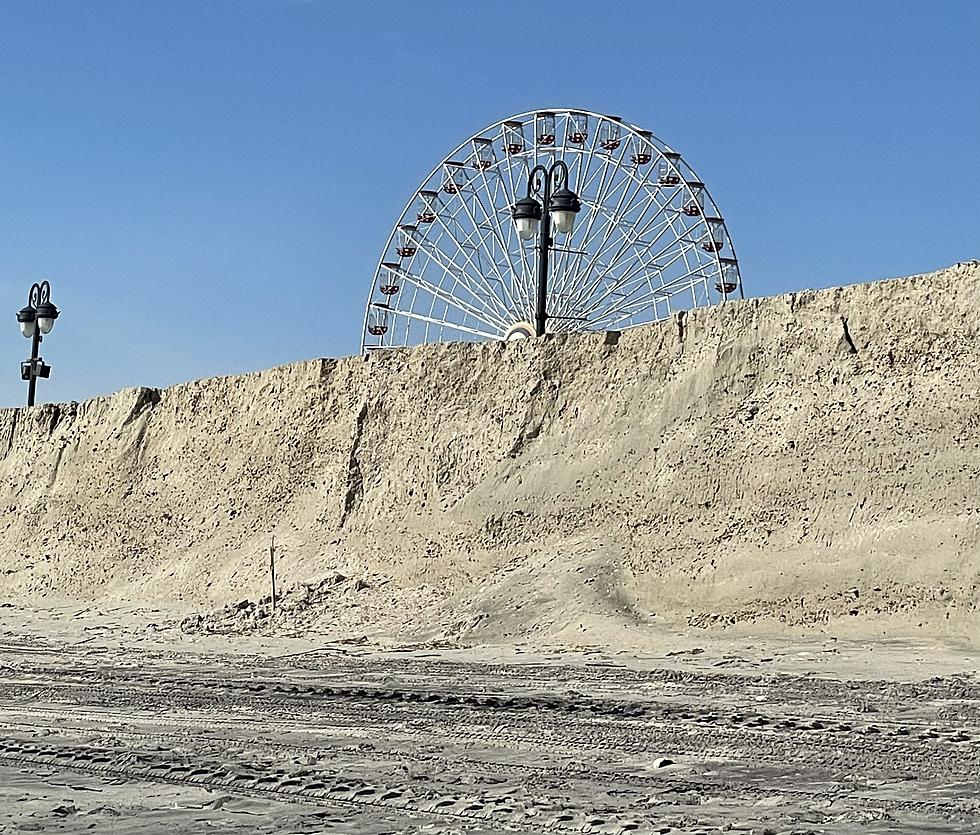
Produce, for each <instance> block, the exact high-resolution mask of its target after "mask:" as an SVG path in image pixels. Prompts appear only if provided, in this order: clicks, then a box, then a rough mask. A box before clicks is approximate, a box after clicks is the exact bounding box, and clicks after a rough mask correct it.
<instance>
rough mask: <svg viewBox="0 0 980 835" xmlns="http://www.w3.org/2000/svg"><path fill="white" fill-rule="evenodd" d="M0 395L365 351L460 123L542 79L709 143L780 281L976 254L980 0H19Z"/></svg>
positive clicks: (699, 161)
mask: <svg viewBox="0 0 980 835" xmlns="http://www.w3.org/2000/svg"><path fill="white" fill-rule="evenodd" d="M2 17H3V21H2V24H0V115H2V118H0V302H2V304H0V321H3V322H6V324H5V325H4V326H3V327H2V328H0V358H2V363H0V405H18V404H20V403H21V402H22V401H23V398H24V393H25V392H24V390H25V387H26V386H25V384H23V383H21V381H20V379H19V375H18V364H19V362H20V360H22V359H23V358H25V357H26V356H27V354H28V351H29V343H28V341H27V340H26V339H23V338H22V337H21V336H20V335H19V333H18V331H17V325H16V322H15V320H14V314H15V312H16V311H17V310H18V309H19V308H20V307H22V306H23V305H24V303H25V302H26V294H27V290H28V288H29V286H30V284H31V282H32V281H34V280H36V279H40V278H45V277H46V278H48V279H50V281H51V283H52V285H53V287H54V293H53V300H54V301H55V302H56V303H57V304H58V305H59V306H60V307H61V308H62V310H63V315H62V318H61V320H59V323H58V325H57V327H56V328H55V330H54V332H53V333H52V335H51V337H50V338H49V339H48V340H47V341H46V342H45V344H44V345H43V346H42V348H43V351H42V353H43V355H44V357H45V359H47V360H48V361H49V362H50V363H51V364H52V365H53V367H54V373H53V376H52V378H51V379H50V380H47V381H42V382H41V384H40V386H41V390H40V395H41V398H42V399H45V400H73V399H79V400H80V399H85V398H87V397H91V396H94V395H96V394H100V393H106V392H111V391H114V390H117V389H119V388H121V387H124V386H132V385H141V384H145V385H156V386H162V385H168V384H171V383H175V382H179V381H181V380H186V379H191V378H194V377H202V376H210V375H216V374H228V373H236V372H240V371H247V370H254V369H260V368H266V367H269V366H273V365H276V364H279V363H283V362H288V361H292V360H298V359H303V358H308V357H316V356H337V355H343V354H348V353H353V352H355V351H356V350H357V349H358V346H359V336H360V325H361V318H362V313H363V306H364V302H365V297H366V294H367V291H368V287H369V283H370V281H371V279H372V277H373V270H374V266H375V263H376V260H377V257H378V254H379V250H380V248H381V247H382V245H383V244H384V242H385V240H386V238H387V235H388V232H389V230H390V227H391V225H392V224H393V223H394V221H395V219H396V218H397V216H398V214H399V212H400V211H401V208H402V206H403V204H404V202H405V200H406V199H407V197H408V195H409V194H410V193H411V192H412V191H413V190H414V189H415V188H416V187H417V185H418V182H419V180H420V179H421V178H422V177H423V176H424V175H425V174H426V173H428V171H429V169H430V168H431V167H432V166H434V165H435V164H436V163H437V162H438V161H439V160H440V159H442V157H443V156H444V155H445V154H446V153H448V152H449V150H451V149H452V148H453V147H454V146H455V145H456V144H457V143H458V142H460V141H462V140H463V139H465V138H466V137H467V136H469V135H470V134H472V133H475V132H476V131H478V130H479V129H481V128H482V127H484V126H485V125H487V124H488V123H490V122H493V121H495V120H497V119H499V118H502V117H504V116H506V115H509V114H511V113H516V112H520V111H524V110H529V109H534V108H538V107H547V106H562V107H583V108H588V109H593V110H597V111H601V112H606V113H615V114H618V115H621V116H623V117H624V118H625V119H626V120H628V121H630V122H634V123H637V124H640V125H643V126H645V127H648V128H649V129H651V130H653V131H654V133H656V134H657V135H659V136H661V137H662V138H663V139H664V140H666V141H667V142H669V143H671V144H672V145H673V146H674V147H676V148H677V149H678V150H680V151H681V152H682V153H683V154H684V155H685V157H686V158H688V159H689V160H690V161H691V163H692V164H693V165H694V167H695V168H696V169H697V171H698V173H699V174H701V176H702V177H703V178H704V179H705V180H706V182H707V183H708V185H709V188H710V189H711V191H712V193H713V195H714V197H715V198H716V200H717V202H718V204H719V206H720V207H721V209H722V211H723V212H724V214H725V216H726V218H727V219H728V223H729V229H730V231H731V233H732V235H733V238H734V241H735V244H736V247H737V249H738V253H739V257H740V259H741V262H742V275H743V278H744V281H745V285H746V289H747V291H748V292H750V293H751V294H753V295H768V294H773V293H779V292H784V291H789V290H794V289H799V288H803V287H821V286H828V285H834V284H843V283H852V282H856V281H864V280H870V279H876V278H883V277H887V276H896V275H905V274H910V273H914V272H920V271H925V270H931V269H934V268H938V267H941V266H944V265H947V264H949V263H952V262H955V261H958V260H964V259H967V258H976V257H980V210H978V203H980V47H978V44H980V3H977V2H960V3H956V2H941V3H936V4H927V3H922V2H898V1H897V0H896V2H863V3H856V2H819V3H802V2H785V0H781V1H780V2H745V1H744V0H742V1H741V2H737V3H736V2H732V3H725V4H722V3H714V2H704V0H702V2H698V3H693V4H692V3H678V2H673V3H655V2H651V0H646V2H616V0H606V2H595V3H585V2H579V1H578V0H564V1H563V2H558V3H548V4H544V3H537V2H531V0H528V2H525V3H516V2H509V1H506V0H494V2H483V3H448V2H429V1H428V0H417V1H416V2H413V3H396V2H366V1H365V0H360V2H356V3H350V2H340V1H339V0H338V2H332V1H331V0H320V1H319V2H318V0H191V2H177V0H143V1H140V0H119V1H118V2H98V1H97V0H90V2H74V0H72V1H71V2H67V0H66V2H51V1H50V0H4V2H3V4H2Z"/></svg>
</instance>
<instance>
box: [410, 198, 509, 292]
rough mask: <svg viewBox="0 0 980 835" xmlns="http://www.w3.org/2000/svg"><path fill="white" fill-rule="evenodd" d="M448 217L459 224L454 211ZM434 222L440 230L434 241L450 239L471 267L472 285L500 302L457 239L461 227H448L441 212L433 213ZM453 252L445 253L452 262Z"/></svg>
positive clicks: (453, 258) (441, 250)
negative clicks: (455, 229)
mask: <svg viewBox="0 0 980 835" xmlns="http://www.w3.org/2000/svg"><path fill="white" fill-rule="evenodd" d="M457 211H458V210H457ZM448 219H449V220H450V221H454V222H456V223H457V225H459V223H458V221H457V220H456V214H455V213H453V212H450V214H449V217H448ZM435 222H437V223H438V224H439V226H440V229H441V230H442V231H441V232H440V234H439V236H438V238H437V239H436V241H437V242H440V241H442V240H443V239H444V238H445V239H448V240H449V241H451V242H452V243H453V244H454V245H455V246H456V250H457V252H458V254H459V255H460V256H461V257H462V258H463V260H464V261H466V262H467V263H468V264H469V266H470V267H471V268H472V269H473V271H474V273H473V274H472V275H470V276H469V277H470V278H472V279H473V280H474V286H477V285H478V286H480V287H482V289H483V290H484V292H485V293H486V296H487V298H488V299H494V300H495V301H497V302H500V299H499V297H498V296H497V294H496V293H495V292H494V291H493V289H492V287H491V286H490V284H488V283H487V282H488V279H487V278H486V277H484V276H483V274H482V271H480V270H479V268H478V267H477V266H476V264H474V263H473V260H472V258H470V257H469V255H468V254H467V253H466V251H465V249H464V247H463V245H462V243H461V241H460V240H459V238H458V236H459V234H460V233H461V231H462V229H460V230H458V231H454V230H452V229H451V228H450V227H449V224H448V223H447V220H446V218H444V217H443V216H442V213H436V215H435ZM420 242H421V241H420ZM437 245H438V244H437ZM427 251H428V250H427ZM439 251H440V252H442V253H445V250H444V249H439ZM455 254H456V253H452V254H448V253H447V254H446V255H447V257H448V258H450V259H451V260H453V262H455ZM459 272H461V273H463V272H465V271H464V270H462V269H460V270H459ZM498 278H500V276H499V273H498ZM502 283H503V280H502V279H501V284H502ZM471 292H474V295H478V294H477V293H476V292H475V291H473V289H472V288H471ZM502 309H506V308H503V307H502Z"/></svg>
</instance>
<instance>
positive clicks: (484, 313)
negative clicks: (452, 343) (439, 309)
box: [399, 270, 509, 329]
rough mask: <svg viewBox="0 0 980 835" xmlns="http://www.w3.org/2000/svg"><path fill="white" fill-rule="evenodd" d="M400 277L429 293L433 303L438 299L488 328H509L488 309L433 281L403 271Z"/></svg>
mask: <svg viewBox="0 0 980 835" xmlns="http://www.w3.org/2000/svg"><path fill="white" fill-rule="evenodd" d="M399 275H400V276H401V277H402V278H404V279H405V280H406V281H410V282H411V283H412V284H414V285H415V286H416V287H417V288H418V289H420V290H423V291H425V292H426V293H429V294H430V295H431V296H432V297H433V302H435V300H436V299H438V300H439V301H442V302H444V303H445V304H446V305H448V306H449V307H452V308H455V309H456V310H459V311H460V312H462V313H466V314H469V315H470V316H472V317H474V318H475V319H478V320H480V321H481V322H483V323H484V324H486V325H488V326H490V325H496V326H497V327H500V328H503V329H506V327H507V324H505V322H504V320H503V319H501V318H500V317H499V316H497V315H494V314H493V313H491V312H490V311H489V310H487V309H486V308H481V307H476V306H475V305H473V304H471V303H469V302H467V301H465V300H463V299H461V298H460V297H459V296H458V295H455V294H454V293H453V292H451V291H447V290H446V289H445V288H443V287H440V286H439V285H437V284H433V283H432V282H431V281H427V280H426V279H424V278H422V277H420V276H418V275H415V274H413V273H411V272H409V271H406V270H402V271H401V272H400V273H399ZM508 324H509V323H508Z"/></svg>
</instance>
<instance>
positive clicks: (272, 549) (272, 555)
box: [269, 534, 276, 615]
mask: <svg viewBox="0 0 980 835" xmlns="http://www.w3.org/2000/svg"><path fill="white" fill-rule="evenodd" d="M269 570H270V571H271V573H272V614H273V615H275V613H276V535H275V534H273V535H272V544H271V545H270V546H269Z"/></svg>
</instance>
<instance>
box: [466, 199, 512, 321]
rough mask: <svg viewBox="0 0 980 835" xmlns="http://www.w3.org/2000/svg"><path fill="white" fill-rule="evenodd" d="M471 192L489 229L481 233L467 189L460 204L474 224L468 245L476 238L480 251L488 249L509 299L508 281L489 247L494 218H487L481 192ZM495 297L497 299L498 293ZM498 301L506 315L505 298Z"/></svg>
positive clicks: (491, 263)
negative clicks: (466, 195) (467, 195)
mask: <svg viewBox="0 0 980 835" xmlns="http://www.w3.org/2000/svg"><path fill="white" fill-rule="evenodd" d="M469 192H470V194H472V195H473V196H474V198H475V201H476V202H477V203H479V205H480V207H481V209H482V211H483V213H484V216H485V217H486V223H487V225H488V227H489V228H487V229H484V231H483V232H481V231H480V230H481V228H482V225H481V224H480V223H479V222H478V221H477V219H476V217H475V216H474V214H473V211H472V209H471V207H470V205H469V203H467V202H466V197H465V194H466V189H464V190H461V192H460V194H459V202H460V204H461V206H462V209H463V211H464V213H465V214H466V217H467V219H468V220H469V222H470V224H472V229H473V232H472V234H471V235H470V236H468V238H467V243H469V241H470V239H472V237H473V236H475V237H476V239H477V240H478V241H479V249H478V251H479V250H480V249H484V248H486V249H487V254H488V258H489V261H490V265H491V266H492V269H493V272H494V273H495V274H496V276H497V282H498V286H499V287H500V289H501V292H502V293H507V294H508V297H509V291H508V290H507V285H506V281H505V279H504V276H503V274H502V273H501V272H500V270H499V269H498V267H497V262H496V258H495V257H494V255H493V251H492V247H487V240H488V237H489V236H490V235H491V234H493V231H494V227H493V221H492V218H490V217H489V216H487V213H486V207H485V206H484V204H483V202H482V198H481V197H480V193H479V191H478V190H476V189H473V188H470V189H469ZM494 295H495V297H496V293H495V294H494ZM497 299H498V301H499V302H500V308H501V311H502V312H503V313H504V314H505V315H506V311H507V304H506V301H505V300H504V299H503V298H501V297H497Z"/></svg>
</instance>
